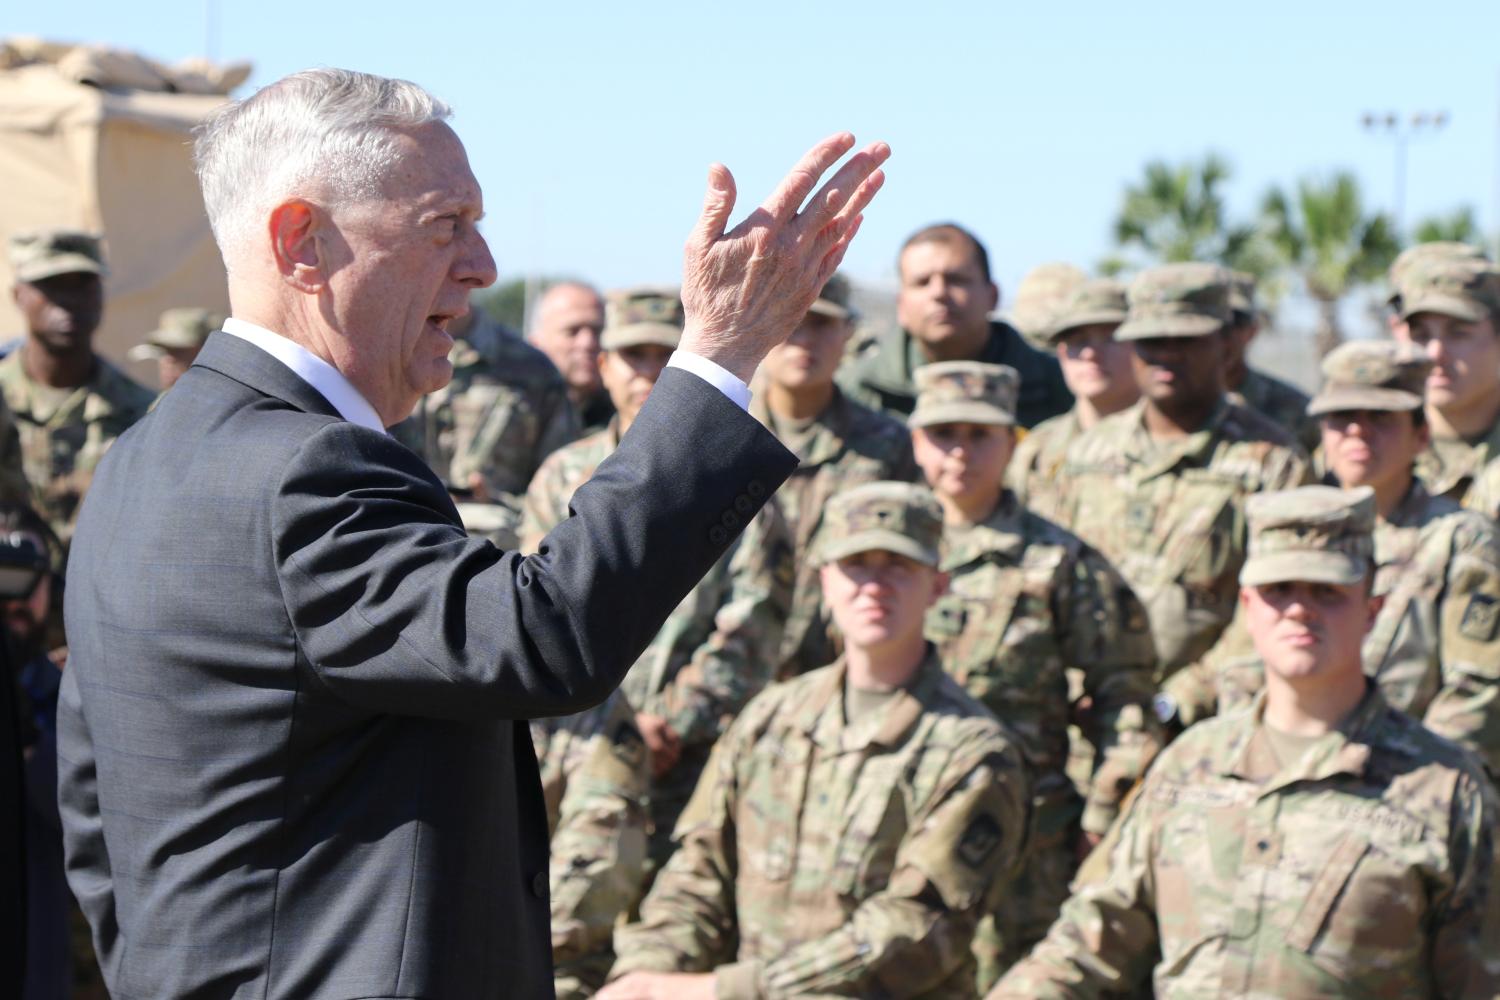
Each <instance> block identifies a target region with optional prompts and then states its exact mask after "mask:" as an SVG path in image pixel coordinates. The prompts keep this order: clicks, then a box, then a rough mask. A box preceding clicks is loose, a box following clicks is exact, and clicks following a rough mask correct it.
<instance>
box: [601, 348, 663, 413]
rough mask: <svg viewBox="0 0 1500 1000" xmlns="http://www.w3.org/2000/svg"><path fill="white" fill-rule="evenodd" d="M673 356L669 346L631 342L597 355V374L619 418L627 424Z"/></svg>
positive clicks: (644, 402) (642, 404)
mask: <svg viewBox="0 0 1500 1000" xmlns="http://www.w3.org/2000/svg"><path fill="white" fill-rule="evenodd" d="M671 358H672V348H670V347H663V346H662V345H661V344H634V345H632V346H630V347H621V348H618V349H616V350H613V351H605V352H604V353H602V354H600V355H599V375H600V376H601V378H602V380H603V382H604V388H605V390H606V391H607V392H608V393H609V399H610V402H612V403H614V404H615V410H616V411H617V412H618V413H619V414H620V419H621V420H622V421H624V422H625V423H626V424H629V423H630V422H631V421H632V420H634V419H635V415H636V414H637V413H639V412H641V407H642V406H645V405H646V397H647V396H650V395H651V390H652V388H654V387H655V385H656V380H657V379H658V378H660V377H661V370H662V369H663V368H665V367H666V366H667V362H668V361H669V360H671Z"/></svg>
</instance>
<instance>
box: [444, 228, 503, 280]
mask: <svg viewBox="0 0 1500 1000" xmlns="http://www.w3.org/2000/svg"><path fill="white" fill-rule="evenodd" d="M453 277H454V279H455V280H457V281H458V282H460V283H461V284H465V285H468V286H469V287H470V288H488V287H489V286H491V285H493V284H494V283H495V279H496V278H497V277H499V272H498V271H497V270H496V269H495V258H494V257H492V256H491V255H490V245H489V243H487V242H486V241H485V238H484V235H483V234H482V233H480V231H479V230H477V229H475V230H473V232H472V235H471V236H470V238H469V239H468V240H467V241H466V243H465V245H464V252H463V253H462V254H461V255H460V256H459V258H458V260H457V262H455V264H454V268H453Z"/></svg>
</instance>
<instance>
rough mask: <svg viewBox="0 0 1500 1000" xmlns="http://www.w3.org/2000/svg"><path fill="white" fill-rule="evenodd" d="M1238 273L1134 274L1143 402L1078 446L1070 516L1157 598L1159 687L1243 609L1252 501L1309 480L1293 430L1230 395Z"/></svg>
mask: <svg viewBox="0 0 1500 1000" xmlns="http://www.w3.org/2000/svg"><path fill="white" fill-rule="evenodd" d="M1229 295H1230V275H1229V272H1228V271H1226V270H1224V269H1223V268H1221V267H1218V266H1216V265H1213V264H1167V265H1164V266H1162V267H1155V268H1150V269H1148V270H1145V271H1142V272H1141V273H1140V274H1139V275H1138V276H1137V277H1136V278H1135V280H1134V281H1132V282H1131V284H1130V288H1129V293H1128V306H1129V309H1128V314H1127V316H1126V319H1125V322H1124V323H1123V324H1122V325H1121V326H1120V327H1119V329H1118V330H1116V331H1115V339H1116V340H1120V341H1123V342H1126V343H1129V344H1130V345H1131V347H1132V348H1133V350H1134V355H1133V357H1132V359H1131V363H1132V365H1133V367H1134V370H1135V376H1136V384H1137V385H1138V386H1139V387H1140V390H1141V396H1142V398H1141V401H1140V402H1139V403H1137V404H1136V405H1134V406H1132V407H1130V408H1129V409H1127V410H1123V411H1121V412H1119V413H1116V414H1114V415H1112V416H1109V417H1105V418H1104V419H1103V420H1100V421H1099V423H1098V424H1097V425H1096V426H1095V427H1094V428H1093V429H1092V430H1090V431H1088V432H1087V433H1086V434H1084V435H1083V436H1082V437H1080V438H1078V440H1076V441H1074V442H1073V444H1072V445H1071V446H1070V447H1069V448H1068V450H1067V454H1066V457H1065V458H1064V461H1063V469H1062V473H1061V475H1060V477H1059V479H1060V481H1061V483H1062V484H1063V492H1062V495H1061V497H1060V499H1059V503H1058V510H1059V516H1058V520H1059V521H1060V522H1061V523H1062V524H1063V525H1064V526H1065V527H1068V528H1070V529H1072V530H1073V531H1074V532H1076V533H1077V534H1078V535H1079V537H1081V538H1083V540H1084V541H1086V542H1089V543H1090V544H1092V545H1093V546H1095V547H1096V548H1097V549H1098V550H1099V551H1100V552H1101V553H1102V554H1103V555H1104V557H1105V558H1106V559H1108V560H1109V561H1110V562H1111V563H1113V564H1114V565H1115V567H1116V568H1117V569H1118V570H1119V571H1120V573H1121V575H1123V576H1124V577H1125V580H1126V582H1127V583H1129V584H1130V586H1131V589H1133V590H1134V591H1135V593H1136V595H1137V596H1139V597H1140V599H1141V600H1142V601H1143V602H1145V605H1146V609H1147V614H1148V616H1149V618H1150V625H1151V636H1152V640H1153V642H1154V644H1155V647H1156V655H1157V664H1158V667H1157V670H1158V677H1157V680H1158V682H1159V681H1161V680H1163V679H1165V678H1166V677H1167V676H1169V675H1170V674H1172V673H1174V672H1175V671H1177V670H1179V669H1181V668H1182V667H1183V666H1185V665H1187V664H1189V663H1191V662H1193V661H1194V660H1196V659H1197V658H1198V657H1200V656H1202V655H1203V654H1204V653H1206V652H1207V651H1208V650H1209V649H1210V648H1211V647H1212V646H1213V644H1214V642H1215V641H1216V640H1217V639H1218V637H1219V634H1220V633H1221V632H1222V631H1223V630H1224V628H1225V626H1226V625H1228V623H1229V621H1230V619H1231V618H1232V617H1233V614H1234V607H1235V592H1236V583H1235V580H1236V577H1237V576H1238V575H1239V568H1240V564H1241V563H1242V562H1243V561H1244V558H1245V522H1244V504H1245V500H1246V498H1247V497H1249V496H1251V495H1253V494H1255V493H1258V492H1261V491H1263V490H1275V489H1281V488H1283V487H1286V486H1294V485H1297V484H1299V483H1302V482H1305V481H1306V480H1307V478H1308V461H1307V456H1306V454H1305V453H1304V452H1303V451H1302V449H1301V448H1300V447H1298V446H1297V444H1296V443H1295V442H1294V441H1293V440H1292V437H1291V435H1290V434H1289V433H1288V432H1287V431H1286V430H1285V429H1283V428H1281V427H1278V426H1277V425H1276V424H1274V423H1272V422H1271V421H1270V420H1269V419H1267V418H1266V417H1263V416H1261V415H1260V414H1258V413H1256V412H1254V411H1253V410H1250V409H1247V408H1246V407H1244V406H1242V405H1240V404H1238V403H1235V402H1233V401H1232V400H1230V399H1228V398H1227V397H1226V395H1225V392H1224V369H1223V353H1224V337H1225V336H1226V335H1227V333H1226V331H1227V330H1228V328H1229V325H1230V323H1231V322H1232V313H1231V309H1230V301H1229Z"/></svg>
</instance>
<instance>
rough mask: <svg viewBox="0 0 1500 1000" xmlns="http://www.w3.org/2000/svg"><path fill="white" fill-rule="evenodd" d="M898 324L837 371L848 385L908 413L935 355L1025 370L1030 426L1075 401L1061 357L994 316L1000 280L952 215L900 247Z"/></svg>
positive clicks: (867, 399)
mask: <svg viewBox="0 0 1500 1000" xmlns="http://www.w3.org/2000/svg"><path fill="white" fill-rule="evenodd" d="M897 271H898V276H899V278H900V290H899V292H898V294H897V298H896V319H897V322H898V324H899V325H898V327H897V328H895V329H892V330H889V331H887V332H885V333H883V334H880V335H878V336H877V337H876V338H875V340H874V341H872V342H871V343H870V344H868V345H866V346H865V347H864V349H863V350H861V352H860V353H859V354H858V355H856V356H855V357H854V358H852V359H851V360H850V361H848V362H846V363H845V365H844V367H843V368H842V369H841V370H840V373H839V384H840V385H841V386H843V388H844V391H845V392H847V393H848V394H849V395H850V396H852V397H853V398H855V399H857V400H859V401H860V402H861V403H864V404H865V405H867V406H871V407H874V408H875V409H878V410H883V411H885V412H887V413H890V414H891V415H892V416H895V417H898V418H900V419H905V418H906V417H907V416H908V415H909V414H910V413H911V411H912V407H913V406H914V405H916V387H915V385H914V384H913V382H912V373H913V372H914V371H916V369H917V368H919V367H921V366H922V365H925V364H931V363H932V362H934V361H983V362H985V363H987V364H997V365H1009V366H1010V367H1012V368H1014V369H1015V370H1016V371H1017V372H1019V373H1020V375H1021V398H1020V400H1019V402H1018V403H1017V409H1016V420H1017V422H1018V423H1019V424H1020V425H1021V426H1022V427H1033V426H1035V425H1036V424H1039V423H1041V422H1042V421H1043V420H1046V419H1047V418H1048V417H1055V416H1057V415H1058V414H1059V413H1063V412H1065V411H1066V410H1067V409H1068V407H1069V406H1071V405H1072V403H1073V398H1072V395H1071V394H1070V393H1069V392H1068V387H1067V386H1066V385H1065V384H1064V383H1063V379H1062V373H1061V372H1060V371H1059V370H1058V367H1057V362H1056V361H1055V360H1054V359H1052V358H1050V357H1048V356H1047V355H1045V354H1042V353H1040V352H1039V351H1037V350H1035V349H1034V348H1032V347H1031V346H1030V345H1029V344H1027V343H1026V341H1025V339H1024V338H1022V336H1021V334H1020V333H1019V332H1017V331H1016V329H1015V328H1014V327H1012V326H1011V325H1009V324H1008V323H1003V322H1001V321H999V320H991V319H990V314H991V313H993V312H994V311H995V309H996V308H998V307H999V305H1000V288H999V286H998V285H996V284H995V282H994V280H993V279H992V278H991V277H990V262H989V254H988V252H986V250H985V249H984V245H983V244H982V243H980V242H979V240H978V238H976V237H975V236H974V234H973V233H970V232H969V231H968V230H966V229H964V228H963V227H961V226H958V225H955V224H953V223H947V222H945V223H939V224H938V225H934V226H927V227H926V228H924V229H921V230H918V231H917V232H916V233H913V234H912V235H911V236H909V237H907V240H906V242H905V243H904V244H902V247H901V255H900V258H899V259H898V262H897Z"/></svg>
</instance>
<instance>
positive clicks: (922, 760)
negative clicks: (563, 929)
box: [610, 650, 1028, 1000]
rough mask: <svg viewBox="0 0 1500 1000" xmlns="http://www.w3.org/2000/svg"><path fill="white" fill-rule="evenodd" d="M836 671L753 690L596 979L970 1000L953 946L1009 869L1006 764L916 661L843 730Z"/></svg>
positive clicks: (1013, 754)
mask: <svg viewBox="0 0 1500 1000" xmlns="http://www.w3.org/2000/svg"><path fill="white" fill-rule="evenodd" d="M844 709H845V668H844V664H843V662H842V661H839V662H836V663H835V664H833V665H832V666H829V667H825V668H823V669H821V670H815V671H813V672H812V673H810V674H804V675H803V676H801V677H798V678H796V679H794V680H791V681H788V682H787V683H785V684H778V685H776V686H775V687H772V688H770V689H768V690H767V691H765V692H763V693H762V694H761V695H760V696H758V697H757V698H756V699H755V700H754V701H752V702H751V703H750V705H749V707H748V708H746V709H745V711H744V712H743V713H742V714H741V716H740V717H739V718H738V719H737V720H736V721H735V723H734V724H733V725H732V726H731V727H730V729H729V731H728V732H727V733H726V734H725V736H724V739H723V740H722V741H721V742H720V743H719V745H718V746H717V747H716V748H715V750H714V755H713V758H712V759H711V761H710V763H709V765H708V767H707V768H706V769H705V771H704V774H703V780H702V782H701V783H700V784H699V786H698V789H697V791H696V792H695V793H694V795H693V800H692V802H691V803H690V804H689V806H688V808H687V810H686V811H685V812H684V813H683V816H682V820H681V823H680V824H679V826H678V830H677V837H678V839H679V840H680V846H679V848H678V850H677V852H676V853H675V854H673V855H672V859H671V860H670V861H669V862H668V863H667V867H666V869H665V870H664V871H663V872H662V873H661V875H660V877H658V879H657V880H656V885H655V887H654V888H653V889H652V890H651V893H650V895H649V896H648V897H647V898H646V901H645V902H644V903H643V904H642V906H641V923H640V924H639V925H635V926H631V927H626V928H622V929H621V930H620V931H619V933H617V934H616V936H615V945H616V951H617V952H618V954H619V960H618V961H617V963H616V965H615V968H614V969H613V970H612V972H611V973H610V975H611V977H612V978H618V977H619V976H621V975H623V974H625V973H627V972H632V971H637V970H654V971H698V972H706V971H709V970H713V969H717V987H718V994H717V995H718V996H719V997H720V998H721V1000H734V998H741V997H767V998H769V997H788V996H806V995H814V994H815V995H819V996H860V997H867V996H902V997H934V998H936V997H971V996H973V995H974V967H973V960H972V957H971V955H970V952H969V938H970V936H971V935H972V934H973V931H974V925H975V922H976V921H977V920H978V918H979V915H980V914H981V913H982V912H983V911H984V908H985V904H986V902H987V900H989V899H992V898H993V895H992V893H994V892H995V891H996V890H997V889H998V888H999V887H1002V886H1003V885H1004V882H1005V880H1006V876H1007V873H1008V872H1009V871H1010V870H1011V869H1012V868H1013V867H1014V866H1015V864H1016V863H1017V861H1018V860H1019V858H1020V856H1021V851H1022V845H1023V842H1024V837H1025V830H1026V826H1027V817H1026V812H1027V798H1028V789H1027V781H1026V776H1025V771H1024V766H1023V763H1022V759H1021V754H1020V752H1019V751H1018V750H1017V749H1016V747H1015V745H1014V744H1013V743H1012V742H1011V741H1010V740H1009V739H1008V738H1007V737H1006V735H1005V733H1004V731H1003V729H1002V728H1001V727H1000V725H999V724H998V723H997V722H996V721H995V720H994V718H993V717H992V716H991V715H990V714H989V712H987V711H985V709H984V708H983V707H982V706H980V705H979V704H978V703H977V702H975V701H974V700H973V699H971V698H969V696H968V695H966V694H964V693H963V691H962V690H961V689H960V688H959V687H958V685H957V684H956V683H954V681H953V680H952V679H950V678H948V677H947V676H945V675H944V674H943V672H942V669H941V667H940V666H939V665H938V660H937V657H936V654H935V653H934V652H932V651H931V650H929V652H928V655H927V658H926V659H925V661H924V662H923V664H922V666H921V668H920V672H919V674H918V676H917V677H916V679H915V680H914V681H913V683H912V684H911V685H910V686H909V687H908V688H907V689H906V690H905V691H903V692H902V693H900V694H898V695H897V696H896V697H895V698H894V699H892V700H891V701H890V702H888V703H887V704H885V705H884V706H882V707H881V708H880V710H879V711H878V712H876V713H874V714H872V715H867V716H863V717H860V718H858V719H856V720H855V721H854V722H853V723H849V722H846V721H845V714H844Z"/></svg>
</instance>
